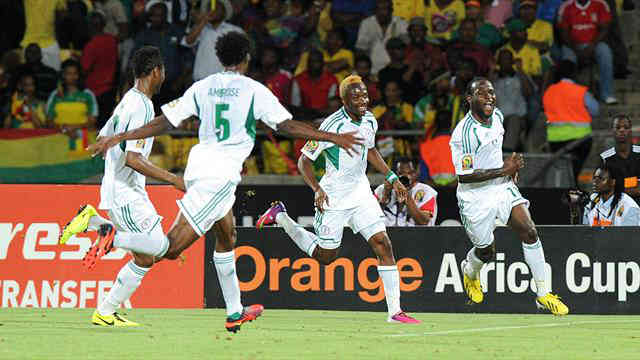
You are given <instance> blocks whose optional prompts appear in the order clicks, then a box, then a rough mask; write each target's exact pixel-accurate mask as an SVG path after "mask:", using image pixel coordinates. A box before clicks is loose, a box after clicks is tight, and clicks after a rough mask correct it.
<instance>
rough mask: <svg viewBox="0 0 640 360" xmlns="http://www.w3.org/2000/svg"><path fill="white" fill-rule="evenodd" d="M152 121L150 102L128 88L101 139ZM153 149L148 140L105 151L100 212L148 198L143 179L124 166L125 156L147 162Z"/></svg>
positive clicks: (131, 142) (152, 113)
mask: <svg viewBox="0 0 640 360" xmlns="http://www.w3.org/2000/svg"><path fill="white" fill-rule="evenodd" d="M153 117H154V111H153V103H152V102H151V100H150V99H149V98H148V97H147V96H146V95H145V94H143V93H142V92H140V91H139V90H138V89H136V88H135V87H134V88H131V89H130V90H129V91H127V93H126V94H125V95H124V97H123V98H122V100H120V103H119V104H118V106H116V109H115V110H114V111H113V115H111V118H109V120H108V121H107V123H106V124H105V125H104V127H103V128H102V129H101V130H100V136H109V135H113V134H118V133H122V132H125V131H128V130H133V129H136V128H139V127H141V126H143V125H145V124H146V123H148V122H149V121H151V119H153ZM152 147H153V137H149V138H146V139H140V140H129V141H125V142H122V143H121V144H120V145H118V146H114V147H112V148H111V149H109V150H108V151H107V153H106V155H105V160H104V161H105V164H104V177H103V178H102V186H100V205H99V208H100V209H105V210H108V209H115V208H119V207H122V206H125V205H127V204H129V203H131V202H133V201H135V200H137V199H140V198H148V196H147V191H146V190H145V184H146V177H145V176H144V175H142V174H140V173H139V172H137V171H135V170H133V169H132V168H130V167H127V166H126V152H127V151H133V152H137V153H140V154H142V156H144V157H145V158H149V154H150V153H151V148H152Z"/></svg>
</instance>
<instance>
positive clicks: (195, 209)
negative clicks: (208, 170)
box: [176, 179, 237, 236]
mask: <svg viewBox="0 0 640 360" xmlns="http://www.w3.org/2000/svg"><path fill="white" fill-rule="evenodd" d="M236 185H237V184H236V183H235V182H233V181H228V180H218V179H207V180H196V181H193V182H192V183H190V184H188V185H187V192H186V193H185V194H184V197H183V198H182V199H180V200H178V201H176V202H177V203H178V207H179V208H180V211H182V214H184V216H185V218H187V221H188V222H189V224H191V227H192V228H193V230H194V231H195V232H196V233H197V234H198V235H200V236H203V235H204V234H205V233H206V232H207V231H209V229H211V227H212V226H213V224H215V223H216V221H218V220H220V219H222V218H223V217H224V216H225V215H227V213H228V212H229V210H231V208H232V207H233V203H234V202H235V201H236Z"/></svg>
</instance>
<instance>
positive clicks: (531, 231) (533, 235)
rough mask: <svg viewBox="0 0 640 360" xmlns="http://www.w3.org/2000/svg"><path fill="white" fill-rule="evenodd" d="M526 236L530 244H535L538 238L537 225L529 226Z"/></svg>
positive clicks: (525, 232)
mask: <svg viewBox="0 0 640 360" xmlns="http://www.w3.org/2000/svg"><path fill="white" fill-rule="evenodd" d="M524 238H525V239H526V242H527V243H528V244H533V243H535V242H536V241H537V240H538V231H537V230H536V227H535V226H527V227H526V228H525V230H524Z"/></svg>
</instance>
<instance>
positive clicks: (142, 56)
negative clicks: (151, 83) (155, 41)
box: [131, 45, 164, 78]
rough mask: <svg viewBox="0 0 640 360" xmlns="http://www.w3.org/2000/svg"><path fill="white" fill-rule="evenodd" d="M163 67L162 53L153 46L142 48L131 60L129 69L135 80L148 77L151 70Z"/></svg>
mask: <svg viewBox="0 0 640 360" xmlns="http://www.w3.org/2000/svg"><path fill="white" fill-rule="evenodd" d="M163 66H164V61H163V60H162V53H161V52H160V49H158V48H157V47H155V46H148V45H147V46H143V47H141V48H140V49H138V50H136V52H135V53H134V54H133V57H132V58H131V69H132V70H133V75H134V76H135V77H136V78H142V77H145V76H148V75H149V74H151V72H152V71H153V69H155V68H157V67H163Z"/></svg>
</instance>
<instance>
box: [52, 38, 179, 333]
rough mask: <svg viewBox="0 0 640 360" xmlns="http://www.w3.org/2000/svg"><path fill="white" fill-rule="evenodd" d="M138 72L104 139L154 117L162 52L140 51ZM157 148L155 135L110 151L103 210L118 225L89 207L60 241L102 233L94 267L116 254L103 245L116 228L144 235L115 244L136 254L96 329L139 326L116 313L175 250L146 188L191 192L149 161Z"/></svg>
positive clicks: (89, 262)
mask: <svg viewBox="0 0 640 360" xmlns="http://www.w3.org/2000/svg"><path fill="white" fill-rule="evenodd" d="M132 69H133V71H134V72H135V83H134V86H133V87H132V88H131V89H130V90H129V91H128V92H127V93H126V94H125V95H124V96H123V97H122V100H121V101H120V103H118V105H117V106H116V108H115V110H114V112H113V115H112V116H111V117H110V118H109V120H108V121H107V123H106V124H105V126H104V127H103V128H102V130H101V131H100V135H99V136H102V137H104V136H109V135H112V134H114V133H118V132H122V131H126V130H127V129H135V128H139V127H141V126H143V125H145V124H146V123H148V122H149V121H151V119H152V118H153V103H152V102H151V97H152V96H153V95H154V94H155V93H157V92H158V91H159V90H160V87H161V86H162V83H163V81H164V64H163V61H162V55H161V53H160V50H159V49H158V48H156V47H153V46H145V47H142V48H140V49H139V50H138V51H136V53H135V54H134V56H133V58H132ZM152 146H153V137H149V138H145V139H140V140H137V141H135V140H133V141H126V142H122V143H120V145H119V146H116V147H113V148H111V149H109V151H107V152H106V154H105V171H104V177H103V178H102V186H101V187H100V205H99V208H100V209H102V210H106V211H108V212H109V218H110V219H111V221H113V223H112V222H111V221H109V220H107V219H104V218H102V217H101V216H100V215H98V213H97V211H96V210H95V208H94V207H93V206H91V205H85V206H83V207H82V208H81V209H80V211H79V213H78V215H76V217H74V219H73V220H72V221H71V222H70V223H69V224H68V225H67V226H66V227H65V229H64V230H63V232H62V236H61V238H60V243H61V244H64V243H66V242H67V240H68V239H69V238H70V237H71V236H72V235H75V234H77V233H78V232H83V231H86V230H96V231H98V233H99V236H100V240H99V241H98V242H97V244H96V246H93V247H91V249H90V250H89V252H88V253H87V256H85V259H84V264H85V265H86V266H87V267H89V268H93V266H94V264H95V260H96V258H99V257H102V256H103V255H105V254H106V253H107V252H108V251H109V250H110V249H106V248H102V247H100V246H99V245H100V244H101V243H104V242H105V241H106V240H108V239H112V238H113V236H114V234H115V230H116V229H117V231H121V232H130V233H135V234H138V235H139V237H141V239H140V240H139V241H130V239H127V238H123V237H120V238H118V239H116V240H115V244H114V246H115V247H118V248H122V249H125V250H129V251H131V252H132V255H133V259H132V260H131V261H129V262H128V263H127V264H125V265H124V266H123V267H122V269H121V270H120V272H119V273H118V277H117V278H116V281H114V285H113V287H112V288H111V290H110V291H109V293H108V294H107V296H106V297H105V298H104V300H102V302H101V303H100V304H99V305H98V308H97V309H96V311H95V312H94V313H93V316H92V319H91V321H92V323H93V324H95V325H101V326H137V325H138V324H137V323H134V322H132V321H129V320H127V319H125V318H124V317H122V316H121V315H118V313H116V309H117V308H118V307H119V306H120V305H121V304H122V302H124V301H125V300H127V299H128V298H129V297H130V296H131V295H132V294H133V293H134V292H135V290H136V289H137V288H138V286H140V283H141V282H142V279H143V277H144V276H145V275H146V273H147V272H148V271H149V269H150V268H151V267H152V266H153V264H154V256H158V257H162V255H164V253H165V252H166V251H167V249H168V247H169V242H168V241H166V238H164V237H163V236H162V227H161V225H160V221H161V220H162V217H161V216H160V215H158V214H157V212H156V210H155V208H154V206H153V204H152V203H151V201H150V200H149V196H148V195H147V192H146V190H145V182H146V176H149V177H152V178H155V179H158V180H162V181H166V182H168V183H171V184H173V185H174V186H175V187H176V188H178V189H180V190H182V191H184V190H185V189H184V182H183V180H182V178H181V177H179V176H176V175H174V174H172V173H170V172H168V171H166V170H164V169H161V168H159V167H157V166H155V165H153V164H152V163H151V162H150V161H149V160H148V158H149V154H150V153H151V147H152ZM159 235H160V236H159ZM147 253H148V255H147Z"/></svg>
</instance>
